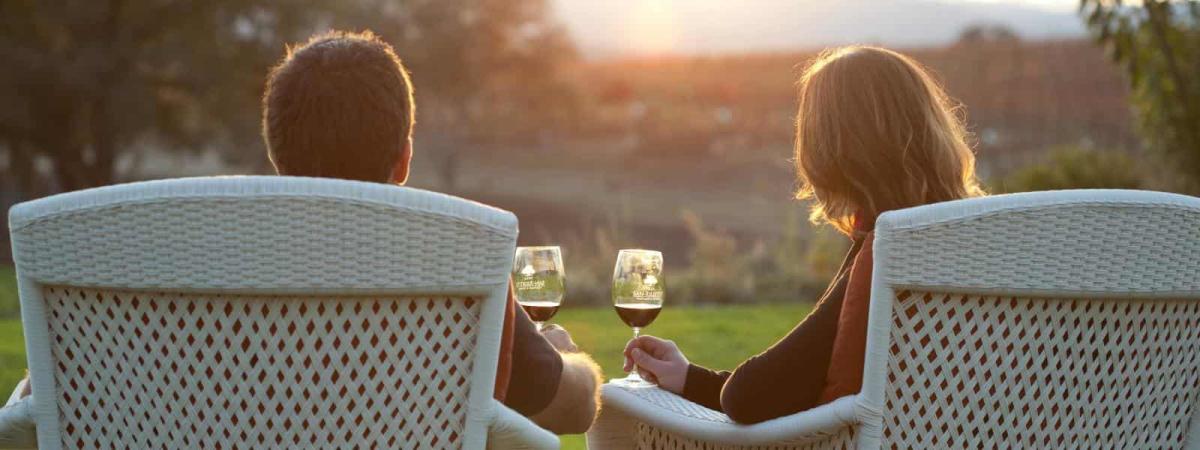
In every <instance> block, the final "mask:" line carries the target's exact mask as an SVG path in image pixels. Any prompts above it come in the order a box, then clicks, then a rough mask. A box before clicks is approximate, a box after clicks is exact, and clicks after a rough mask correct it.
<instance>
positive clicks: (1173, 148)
mask: <svg viewBox="0 0 1200 450" xmlns="http://www.w3.org/2000/svg"><path fill="white" fill-rule="evenodd" d="M1080 12H1081V13H1082V14H1084V15H1085V16H1086V18H1087V24H1088V27H1089V28H1090V29H1091V30H1092V32H1093V34H1094V35H1095V36H1096V39H1097V40H1098V41H1099V42H1100V43H1102V44H1104V45H1106V46H1107V47H1108V49H1109V51H1110V54H1111V56H1112V59H1113V60H1114V61H1116V62H1117V63H1118V64H1120V65H1121V66H1122V67H1123V68H1124V69H1125V72H1126V73H1127V74H1128V75H1129V82H1130V84H1131V86H1132V89H1133V96H1134V100H1133V103H1134V107H1135V108H1136V109H1137V112H1138V122H1139V127H1140V129H1141V134H1142V136H1143V137H1144V139H1145V140H1146V141H1147V143H1148V144H1149V146H1150V148H1152V149H1155V150H1157V151H1158V152H1159V154H1161V155H1162V156H1164V157H1166V158H1167V159H1168V160H1169V161H1170V165H1172V166H1174V167H1177V168H1178V169H1179V171H1180V178H1181V180H1180V182H1179V183H1178V184H1180V185H1181V186H1180V189H1182V190H1186V191H1189V192H1193V193H1195V192H1200V2H1198V1H1197V0H1184V1H1180V0H1142V1H1140V2H1123V1H1122V0H1081V3H1080Z"/></svg>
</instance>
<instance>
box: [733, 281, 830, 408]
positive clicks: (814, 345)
mask: <svg viewBox="0 0 1200 450" xmlns="http://www.w3.org/2000/svg"><path fill="white" fill-rule="evenodd" d="M843 290H844V285H843V286H841V288H840V289H834V291H839V292H831V293H832V294H835V295H831V296H827V297H826V298H825V299H824V300H822V301H821V302H820V303H818V304H817V306H816V307H815V309H813V312H812V313H811V314H809V315H808V317H806V318H805V319H804V321H802V322H800V324H799V325H797V326H796V328H794V329H792V331H791V333H788V335H787V336H786V337H784V338H783V339H781V340H780V341H779V342H776V343H775V345H772V346H771V348H768V349H767V350H766V351H765V352H763V353H761V354H759V355H758V356H754V357H752V358H750V359H748V360H746V362H743V363H742V364H741V365H740V366H738V368H737V369H736V370H734V371H733V373H732V374H731V375H730V376H729V378H728V380H726V382H725V385H724V388H723V389H722V390H721V410H722V411H724V412H725V414H726V415H728V416H729V418H731V419H733V420H735V421H738V422H742V423H757V422H762V421H764V420H769V419H774V418H776V417H783V416H786V415H789V414H793V413H797V412H800V411H804V410H806V409H809V408H812V407H814V406H817V404H818V403H819V399H820V396H821V390H822V389H824V387H825V375H826V373H827V372H828V370H829V357H830V355H831V354H832V351H833V340H834V338H835V337H836V335H837V323H838V316H839V314H840V313H841V307H842V295H841V294H842V293H841V292H840V291H843Z"/></svg>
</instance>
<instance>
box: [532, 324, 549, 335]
mask: <svg viewBox="0 0 1200 450" xmlns="http://www.w3.org/2000/svg"><path fill="white" fill-rule="evenodd" d="M545 324H546V322H534V323H533V326H534V328H537V331H538V333H541V332H542V326H543V325H545Z"/></svg>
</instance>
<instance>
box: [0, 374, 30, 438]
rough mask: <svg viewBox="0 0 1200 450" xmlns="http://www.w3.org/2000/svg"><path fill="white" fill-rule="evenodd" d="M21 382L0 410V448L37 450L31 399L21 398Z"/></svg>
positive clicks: (22, 386) (23, 385) (23, 384)
mask: <svg viewBox="0 0 1200 450" xmlns="http://www.w3.org/2000/svg"><path fill="white" fill-rule="evenodd" d="M25 383H26V381H24V380H22V381H21V383H19V384H17V388H16V389H15V390H13V393H12V396H11V397H9V398H8V402H7V403H6V404H5V405H4V407H3V408H0V448H37V427H36V426H35V425H34V421H33V397H21V391H23V390H24V389H25Z"/></svg>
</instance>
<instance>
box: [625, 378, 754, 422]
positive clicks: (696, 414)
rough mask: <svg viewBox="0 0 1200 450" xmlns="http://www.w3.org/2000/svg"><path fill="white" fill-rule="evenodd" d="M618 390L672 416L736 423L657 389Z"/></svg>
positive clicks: (720, 414) (720, 413)
mask: <svg viewBox="0 0 1200 450" xmlns="http://www.w3.org/2000/svg"><path fill="white" fill-rule="evenodd" d="M618 388H620V389H622V390H624V391H625V392H628V393H630V394H633V395H635V396H637V397H638V398H639V399H641V400H643V401H645V402H646V403H647V404H649V405H654V406H657V407H659V408H663V409H665V410H668V411H671V413H672V414H678V415H681V416H686V417H688V418H692V419H696V420H703V421H705V422H714V423H737V422H734V421H733V419H730V418H729V416H726V415H725V414H724V413H722V412H720V411H713V410H711V409H708V408H705V407H704V406H701V405H700V404H698V403H692V402H691V401H689V400H687V399H685V398H683V397H680V396H679V395H676V394H672V393H671V392H668V391H665V390H662V389H659V388H657V387H655V388H639V389H630V388H626V387H621V386H618Z"/></svg>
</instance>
